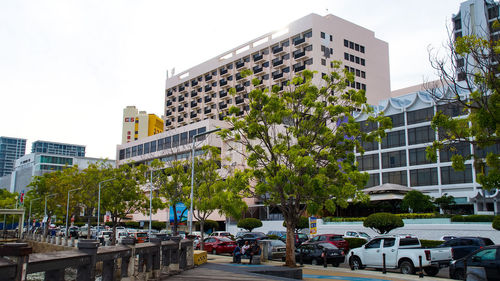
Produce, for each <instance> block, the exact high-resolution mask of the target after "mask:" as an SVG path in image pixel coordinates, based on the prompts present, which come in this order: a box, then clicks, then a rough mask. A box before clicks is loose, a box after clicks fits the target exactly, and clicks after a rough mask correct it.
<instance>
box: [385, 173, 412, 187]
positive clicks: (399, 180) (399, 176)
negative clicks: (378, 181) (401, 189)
mask: <svg viewBox="0 0 500 281" xmlns="http://www.w3.org/2000/svg"><path fill="white" fill-rule="evenodd" d="M382 182H383V183H395V184H400V185H404V186H406V185H407V184H408V182H407V176H406V171H396V172H387V173H382Z"/></svg>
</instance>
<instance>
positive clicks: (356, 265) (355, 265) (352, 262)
mask: <svg viewBox="0 0 500 281" xmlns="http://www.w3.org/2000/svg"><path fill="white" fill-rule="evenodd" d="M349 266H350V267H351V270H357V269H363V265H362V264H361V260H360V259H359V257H357V256H354V257H351V258H350V259H349Z"/></svg>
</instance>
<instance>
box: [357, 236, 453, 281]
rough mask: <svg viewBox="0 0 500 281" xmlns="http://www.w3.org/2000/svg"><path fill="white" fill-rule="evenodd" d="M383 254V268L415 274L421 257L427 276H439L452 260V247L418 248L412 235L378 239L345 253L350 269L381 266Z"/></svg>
mask: <svg viewBox="0 0 500 281" xmlns="http://www.w3.org/2000/svg"><path fill="white" fill-rule="evenodd" d="M384 254H385V266H386V268H392V269H395V268H399V269H400V270H401V273H403V274H414V273H415V268H416V267H418V266H419V257H422V267H423V269H424V271H425V273H426V274H427V275H429V276H434V275H436V274H438V272H439V269H440V268H441V267H445V266H448V265H449V263H450V261H451V260H452V253H451V248H430V249H424V248H421V244H420V241H419V240H418V238H417V237H415V236H412V235H384V236H377V237H375V238H373V239H372V240H370V242H368V243H366V244H365V245H363V246H361V247H360V248H355V249H352V250H351V251H350V252H349V253H348V257H349V265H350V267H351V269H361V268H364V267H374V268H382V267H383V255H384Z"/></svg>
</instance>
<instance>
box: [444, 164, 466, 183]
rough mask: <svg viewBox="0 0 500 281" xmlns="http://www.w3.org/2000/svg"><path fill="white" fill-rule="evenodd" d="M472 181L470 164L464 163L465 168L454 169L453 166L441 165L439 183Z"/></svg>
mask: <svg viewBox="0 0 500 281" xmlns="http://www.w3.org/2000/svg"><path fill="white" fill-rule="evenodd" d="M470 182H472V166H471V165H465V170H463V171H455V170H454V169H453V167H451V166H450V167H441V184H457V183H470Z"/></svg>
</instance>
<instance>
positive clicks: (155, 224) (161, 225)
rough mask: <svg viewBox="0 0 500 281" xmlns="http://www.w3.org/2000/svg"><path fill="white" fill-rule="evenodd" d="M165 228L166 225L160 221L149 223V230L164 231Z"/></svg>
mask: <svg viewBox="0 0 500 281" xmlns="http://www.w3.org/2000/svg"><path fill="white" fill-rule="evenodd" d="M166 227H167V225H166V224H165V222H161V221H152V222H151V228H152V229H156V230H162V229H164V228H166Z"/></svg>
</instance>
